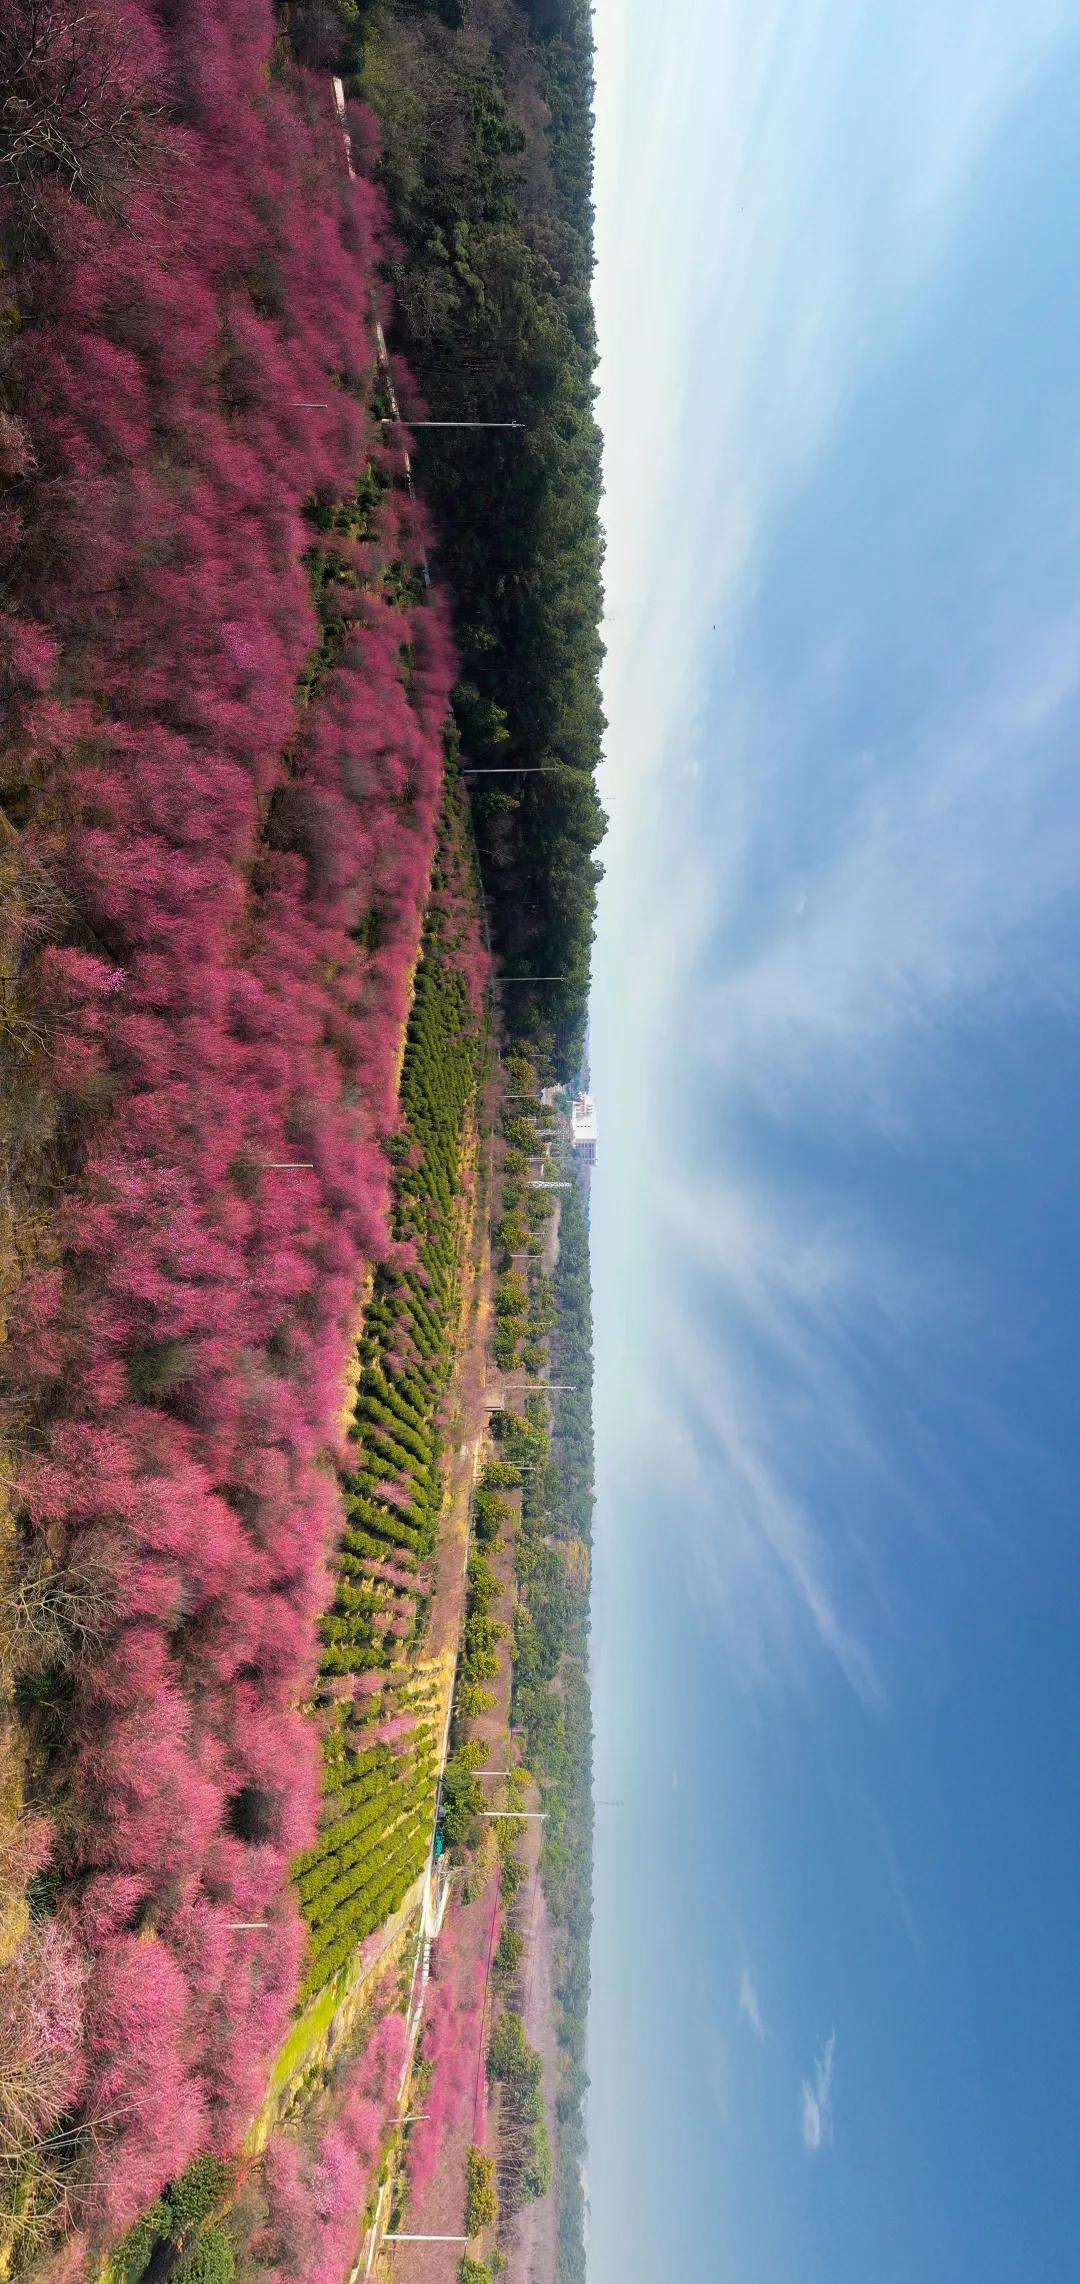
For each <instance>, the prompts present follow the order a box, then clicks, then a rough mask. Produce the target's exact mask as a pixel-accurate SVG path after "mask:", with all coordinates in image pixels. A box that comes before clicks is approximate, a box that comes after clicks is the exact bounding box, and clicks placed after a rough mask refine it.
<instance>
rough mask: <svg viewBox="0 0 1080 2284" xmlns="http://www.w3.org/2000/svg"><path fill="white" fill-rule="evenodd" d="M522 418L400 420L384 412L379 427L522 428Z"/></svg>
mask: <svg viewBox="0 0 1080 2284" xmlns="http://www.w3.org/2000/svg"><path fill="white" fill-rule="evenodd" d="M524 426H525V423H524V421H523V420H402V418H401V415H400V414H391V415H390V417H389V418H387V416H386V414H385V413H384V414H383V415H382V417H381V419H380V421H379V427H380V428H524Z"/></svg>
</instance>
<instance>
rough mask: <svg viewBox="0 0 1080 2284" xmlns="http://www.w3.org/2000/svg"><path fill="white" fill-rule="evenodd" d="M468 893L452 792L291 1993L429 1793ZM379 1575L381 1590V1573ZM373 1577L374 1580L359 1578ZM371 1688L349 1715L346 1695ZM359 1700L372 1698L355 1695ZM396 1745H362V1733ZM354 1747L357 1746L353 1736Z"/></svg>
mask: <svg viewBox="0 0 1080 2284" xmlns="http://www.w3.org/2000/svg"><path fill="white" fill-rule="evenodd" d="M473 893H474V891H473V884H472V875H471V868H470V859H469V856H468V849H467V842H466V838H465V826H464V821H463V816H462V813H461V810H460V808H459V806H458V803H457V798H456V796H454V795H453V794H451V795H449V796H448V800H447V809H446V816H445V820H444V828H443V833H442V836H441V840H440V848H439V857H438V862H437V864H436V868H435V872H434V875H433V879H432V891H431V899H430V902H429V909H428V916H427V921H426V924H425V929H424V935H423V940H422V945H421V952H420V959H419V962H418V966H417V972H416V978H415V987H414V996H413V1006H412V1012H411V1015H410V1019H409V1025H408V1031H407V1035H406V1041H405V1050H404V1056H403V1062H402V1072H401V1083H400V1093H399V1100H400V1111H401V1120H400V1127H399V1131H398V1132H397V1134H396V1135H395V1136H394V1138H393V1141H392V1143H391V1144H390V1151H391V1157H392V1160H393V1165H394V1174H393V1206H392V1222H391V1227H392V1235H393V1238H394V1241H395V1250H396V1254H397V1259H396V1260H391V1261H389V1262H387V1263H386V1264H384V1265H383V1266H381V1267H380V1268H379V1269H378V1271H377V1272H376V1276H375V1281H374V1287H373V1291H372V1295H371V1300H370V1303H369V1305H368V1308H367V1310H366V1312H365V1317H364V1326H363V1332H362V1336H361V1340H360V1348H359V1366H360V1371H359V1379H358V1385H357V1393H356V1400H355V1407H354V1415H353V1420H352V1423H351V1428H350V1438H351V1443H352V1448H353V1451H354V1454H355V1457H354V1461H353V1464H352V1466H351V1467H350V1469H349V1471H348V1474H347V1476H346V1478H345V1482H344V1486H343V1488H344V1503H345V1512H346V1528H345V1531H344V1535H343V1538H342V1541H341V1546H340V1552H339V1565H338V1584H337V1593H336V1595H335V1598H334V1602H333V1604H332V1607H331V1609H330V1610H329V1612H328V1613H327V1616H326V1617H325V1619H324V1620H323V1628H322V1634H323V1655H322V1684H323V1692H322V1694H323V1702H322V1705H321V1708H320V1711H321V1720H322V1725H323V1730H324V1745H323V1817H322V1825H321V1830H320V1834H319V1838H318V1841H317V1843H316V1845H315V1847H314V1848H313V1849H312V1850H311V1851H310V1852H309V1853H308V1854H307V1855H306V1856H304V1857H303V1858H302V1859H301V1861H300V1862H299V1864H298V1865H297V1867H296V1881H297V1890H298V1894H299V1898H300V1903H301V1906H302V1909H303V1911H304V1915H305V1918H306V1919H307V1923H308V1927H309V1931H310V1946H309V1964H308V1973H307V1979H306V1982H305V1985H304V1992H303V1996H304V1997H305V1998H306V1997H310V1996H311V1995H312V1994H313V1993H314V1992H316V1991H318V1990H319V1989H321V1988H323V1987H324V1986H325V1985H326V1984H327V1983H328V1982H330V1981H331V1980H332V1979H333V1977H334V1976H335V1975H336V1974H338V1973H339V1972H340V1971H341V1969H343V1968H345V1967H347V1966H348V1964H349V1961H350V1959H351V1958H352V1956H353V1953H354V1951H355V1949H356V1947H357V1945H358V1944H360V1943H362V1942H363V1941H364V1940H365V1939H366V1937H368V1936H369V1935H371V1934H373V1933H374V1932H375V1930H376V1929H377V1928H378V1927H379V1926H380V1925H381V1924H382V1923H383V1921H384V1920H385V1919H386V1918H387V1917H388V1916H389V1915H390V1914H391V1913H392V1912H393V1911H395V1910H396V1909H397V1908H398V1906H399V1904H400V1903H401V1902H402V1900H403V1899H404V1897H405V1895H406V1894H407V1893H408V1890H409V1888H410V1887H411V1886H412V1884H413V1882H414V1881H415V1880H416V1879H417V1878H418V1876H419V1874H420V1873H421V1872H422V1870H423V1868H424V1865H425V1863H426V1861H427V1855H428V1850H429V1848H430V1844H431V1832H432V1825H433V1820H434V1811H435V1792H436V1782H437V1740H436V1722H435V1719H434V1715H433V1708H432V1705H431V1703H430V1701H429V1699H428V1698H427V1697H426V1696H425V1694H424V1692H423V1690H422V1689H421V1686H420V1683H419V1680H418V1678H417V1675H416V1671H415V1667H416V1657H417V1653H418V1651H419V1649H420V1646H421V1644H422V1639H423V1631H424V1623H425V1618H426V1609H427V1604H428V1600H429V1596H430V1590H431V1584H432V1576H431V1573H432V1566H433V1558H434V1555H435V1549H436V1544H437V1539H438V1530H439V1520H440V1515H441V1510H442V1500H443V1470H442V1415H443V1411H444V1407H445V1404H446V1399H447V1392H448V1388H449V1385H450V1378H451V1373H452V1369H453V1358H454V1351H455V1346H456V1336H457V1327H458V1320H459V1315H460V1308H461V1279H462V1249H463V1234H464V1232H463V1219H464V1216H463V1211H462V1197H463V1174H464V1163H465V1155H466V1151H467V1149H468V1145H469V1138H470V1133H471V1130H472V1128H473V1125H474V1121H475V1115H476V1105H477V1091H478V1086H479V1081H480V1075H481V1062H482V1052H483V1027H482V1023H481V1021H480V1019H479V1018H478V1016H477V1015H476V1013H475V1012H474V1008H473V1004H472V999H471V995H470V987H469V980H468V977H467V974H466V972H465V970H466V963H467V960H468V956H469V953H468V933H469V931H468V926H467V912H468V902H469V898H470V896H471V895H472V894H473ZM380 1567H381V1568H383V1569H385V1568H387V1567H389V1568H390V1569H391V1571H392V1573H393V1576H392V1578H391V1579H389V1580H388V1579H386V1578H385V1577H380V1576H379V1575H378V1574H377V1573H378V1569H379V1568H380ZM373 1571H374V1572H375V1575H373ZM374 1674H378V1675H379V1676H380V1683H381V1686H380V1688H379V1689H378V1690H375V1689H373V1688H372V1689H371V1694H365V1695H363V1696H358V1697H357V1699H356V1701H355V1702H350V1699H349V1692H348V1682H349V1679H350V1677H353V1678H355V1679H357V1680H359V1679H361V1678H362V1677H363V1676H365V1675H368V1676H371V1675H374ZM369 1687H370V1684H369ZM403 1715H408V1716H409V1717H410V1718H411V1721H412V1728H411V1729H409V1728H408V1726H407V1724H404V1725H403V1726H404V1733H402V1734H395V1735H394V1738H393V1743H392V1745H391V1744H388V1743H385V1742H384V1743H375V1744H374V1746H373V1745H372V1744H371V1743H370V1733H371V1730H372V1728H375V1729H376V1730H377V1729H378V1728H379V1727H382V1726H385V1727H387V1728H390V1729H391V1730H394V1729H395V1727H396V1725H397V1724H398V1723H399V1722H400V1721H401V1717H402V1716H403ZM365 1720H366V1726H367V1731H368V1742H366V1743H365V1726H364V1723H365Z"/></svg>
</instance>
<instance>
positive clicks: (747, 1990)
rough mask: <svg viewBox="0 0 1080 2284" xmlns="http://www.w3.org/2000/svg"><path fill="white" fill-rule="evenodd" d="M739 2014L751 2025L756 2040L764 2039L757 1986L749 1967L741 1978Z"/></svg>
mask: <svg viewBox="0 0 1080 2284" xmlns="http://www.w3.org/2000/svg"><path fill="white" fill-rule="evenodd" d="M739 2013H740V2014H741V2015H743V2016H744V2017H745V2019H746V2021H747V2022H748V2023H749V2025H750V2028H751V2030H752V2031H753V2033H754V2036H755V2038H764V2036H765V2025H764V2023H763V2021H762V2019H761V2006H760V2004H759V2001H758V1994H757V1985H756V1983H755V1981H754V1978H753V1975H752V1974H751V1972H750V1969H749V1967H744V1968H743V1971H742V1974H741V1975H740V1977H739Z"/></svg>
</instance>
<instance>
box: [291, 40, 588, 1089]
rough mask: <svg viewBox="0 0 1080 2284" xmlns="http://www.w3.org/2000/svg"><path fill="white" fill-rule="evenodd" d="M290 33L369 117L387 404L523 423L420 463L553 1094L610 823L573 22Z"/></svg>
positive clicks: (487, 837)
mask: <svg viewBox="0 0 1080 2284" xmlns="http://www.w3.org/2000/svg"><path fill="white" fill-rule="evenodd" d="M290 18H291V20H292V22H293V24H294V36H301V37H306V38H307V40H308V41H309V43H311V44H312V45H313V46H314V45H315V44H318V47H319V55H320V59H321V58H322V57H324V56H328V57H329V59H330V60H332V61H334V62H336V63H337V65H338V66H339V68H340V69H341V70H342V71H343V74H344V76H345V81H346V86H347V89H348V91H349V92H350V93H351V94H352V95H354V96H356V97H359V98H360V99H362V101H363V103H364V104H365V105H367V106H369V107H370V109H371V111H373V112H374V113H375V115H376V117H377V120H378V128H379V135H380V138H381V145H382V156H381V159H380V162H379V168H378V172H379V174H380V176H381V180H382V182H383V185H384V187H385V189H386V192H387V194H388V197H389V200H390V205H391V209H392V213H393V218H394V224H395V229H396V233H397V237H398V241H399V246H398V250H397V252H396V254H395V255H394V256H393V257H392V258H391V259H390V260H389V261H388V262H387V264H386V265H385V268H386V274H387V277H388V281H389V283H390V284H391V286H392V288H393V294H394V312H395V314H394V319H393V326H392V331H391V347H392V348H393V349H395V350H398V351H400V352H401V354H402V356H403V358H404V360H405V362H406V363H407V366H408V369H409V372H410V373H411V374H412V375H413V376H415V384H416V385H415V387H413V386H412V384H411V383H409V382H407V381H406V382H405V383H404V384H403V386H402V391H401V405H402V409H403V412H404V413H406V414H407V413H408V412H410V411H412V412H413V413H414V414H423V415H426V417H428V418H430V419H433V420H434V419H438V420H470V421H484V422H487V421H514V422H517V423H518V424H519V425H518V426H517V427H515V428H510V429H492V428H487V429H483V430H449V431H446V430H418V431H417V432H416V456H415V460H414V466H415V470H416V475H417V481H418V484H419V488H420V490H421V493H422V495H423V496H424V498H425V499H426V500H427V502H428V503H429V505H430V507H431V509H432V511H433V516H434V523H435V531H436V565H437V569H438V572H439V575H440V577H441V578H443V579H445V582H446V585H447V587H448V588H449V590H450V593H451V596H452V601H453V611H454V629H455V635H456V640H457V646H458V653H459V659H460V678H459V681H458V685H457V689H456V691H455V695H454V714H455V719H456V723H457V728H458V732H459V734H460V739H461V747H462V761H463V765H464V767H465V768H466V769H467V770H469V769H473V770H476V771H480V770H483V771H485V772H493V771H499V772H510V771H512V770H516V769H517V768H518V766H519V765H520V766H521V767H522V768H524V769H527V770H528V772H529V774H528V775H516V774H505V775H504V774H499V775H487V774H485V775H484V776H479V775H477V776H475V777H473V778H472V779H471V780H470V790H471V796H472V803H473V814H474V819H475V823H476V830H477V836H478V841H479V845H480V851H481V856H482V862H483V875H484V885H485V892H486V895H487V900H488V906H489V912H490V917H491V927H492V935H493V940H494V947H495V951H496V953H497V955H498V956H499V957H500V960H501V962H502V965H503V967H504V970H505V972H506V973H507V974H509V975H517V976H526V975H529V976H538V977H540V976H542V977H555V978H558V979H560V980H558V981H555V982H544V983H542V984H538V985H537V986H536V988H535V989H531V988H527V987H524V986H518V987H516V988H514V989H513V990H512V991H510V992H508V993H507V994H506V1001H507V1010H508V1020H509V1021H510V1023H511V1025H512V1027H513V1029H514V1030H515V1032H516V1033H517V1034H518V1035H519V1036H520V1037H521V1038H523V1039H525V1040H528V1041H529V1042H530V1043H531V1044H532V1045H534V1046H535V1047H536V1048H537V1049H538V1050H539V1051H540V1053H541V1055H542V1057H543V1059H544V1060H545V1062H546V1063H547V1066H548V1068H549V1070H550V1071H551V1073H552V1075H555V1076H558V1077H561V1078H568V1077H570V1076H571V1075H572V1073H573V1072H574V1071H575V1070H576V1069H577V1068H578V1065H579V1063H580V1059H581V1050H582V1042H583V1038H584V1029H585V1014H586V999H587V993H588V977H589V959H590V949H591V944H592V934H593V914H594V908H595V897H596V884H597V881H598V879H599V877H600V867H599V865H598V863H597V860H596V855H595V851H596V848H597V845H598V843H599V841H600V839H601V836H602V833H603V829H604V817H603V812H602V810H601V807H600V803H599V798H598V795H597V791H596V784H595V771H596V767H597V763H598V761H599V759H600V748H601V739H602V734H603V728H604V723H603V716H602V713H601V709H600V697H599V670H600V663H601V657H602V647H601V642H600V635H599V621H600V604H601V569H602V553H603V549H602V538H601V531H600V521H599V503H600V437H599V431H598V428H597V425H596V421H595V417H594V410H593V399H594V381H593V373H594V367H595V362H596V342H595V327H594V320H593V311H592V302H591V298H590V284H591V277H592V266H593V246H592V30H591V19H590V12H589V7H588V4H587V0H430V4H429V0H408V4H406V0H398V4H396V5H395V4H392V0H336V6H334V7H331V6H329V5H327V4H326V0H307V6H306V7H305V8H303V9H301V8H299V7H298V6H297V5H295V0H294V5H293V7H292V8H291V10H290ZM301 28H302V29H301ZM541 776H542V777H543V780H544V781H543V784H541V782H540V778H541Z"/></svg>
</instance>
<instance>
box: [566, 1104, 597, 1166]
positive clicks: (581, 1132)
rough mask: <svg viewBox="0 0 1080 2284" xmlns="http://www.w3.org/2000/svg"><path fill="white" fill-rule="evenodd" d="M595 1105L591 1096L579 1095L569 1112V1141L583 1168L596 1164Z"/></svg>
mask: <svg viewBox="0 0 1080 2284" xmlns="http://www.w3.org/2000/svg"><path fill="white" fill-rule="evenodd" d="M596 1139H597V1136H596V1104H595V1102H594V1101H593V1098H592V1096H591V1094H579V1095H578V1098H577V1100H576V1102H575V1104H574V1107H573V1109H572V1110H571V1112H570V1140H571V1142H572V1143H573V1145H574V1148H575V1150H576V1151H577V1154H578V1157H579V1158H580V1160H581V1162H582V1165H583V1166H595V1164H596Z"/></svg>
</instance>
